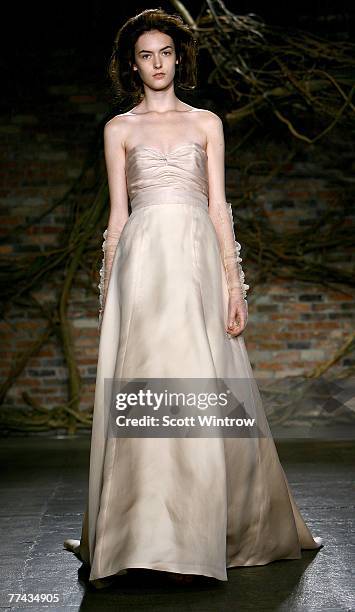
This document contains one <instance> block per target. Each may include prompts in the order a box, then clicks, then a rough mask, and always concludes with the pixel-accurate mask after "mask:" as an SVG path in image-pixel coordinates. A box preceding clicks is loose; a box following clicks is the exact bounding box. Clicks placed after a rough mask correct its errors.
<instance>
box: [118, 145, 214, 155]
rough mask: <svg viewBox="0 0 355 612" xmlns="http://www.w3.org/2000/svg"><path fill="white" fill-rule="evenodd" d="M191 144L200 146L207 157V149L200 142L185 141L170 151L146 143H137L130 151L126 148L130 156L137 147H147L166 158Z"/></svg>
mask: <svg viewBox="0 0 355 612" xmlns="http://www.w3.org/2000/svg"><path fill="white" fill-rule="evenodd" d="M190 146H196V147H198V148H199V149H200V150H201V151H202V152H203V153H204V155H206V157H207V151H205V149H204V147H203V146H202V145H200V143H199V142H186V143H184V144H182V145H178V146H177V147H174V149H172V150H171V151H168V152H167V153H163V152H162V151H160V150H159V149H156V148H155V147H148V146H146V145H136V146H135V147H132V149H129V151H127V150H126V156H127V157H128V156H129V155H130V154H131V153H133V152H134V151H135V150H136V149H147V150H148V151H153V152H154V153H156V154H157V155H160V156H161V157H164V158H166V157H169V156H170V155H173V153H176V152H177V151H179V150H180V149H184V148H186V147H190Z"/></svg>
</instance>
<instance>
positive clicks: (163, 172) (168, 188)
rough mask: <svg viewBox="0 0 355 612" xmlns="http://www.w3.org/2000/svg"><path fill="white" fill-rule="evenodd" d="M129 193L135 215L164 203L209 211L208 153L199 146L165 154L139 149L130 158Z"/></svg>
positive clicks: (191, 144)
mask: <svg viewBox="0 0 355 612" xmlns="http://www.w3.org/2000/svg"><path fill="white" fill-rule="evenodd" d="M126 177H127V190H128V195H129V198H130V201H131V207H132V211H134V210H136V209H137V208H141V207H143V206H149V205H151V204H160V203H178V202H179V201H180V199H181V201H184V202H186V201H187V199H188V201H189V202H190V203H191V204H194V203H195V204H197V205H202V206H203V207H204V208H207V207H208V175H207V153H206V151H205V150H204V148H203V147H202V146H201V145H200V144H199V143H197V142H189V143H186V144H183V145H180V146H177V147H175V148H174V149H173V150H172V151H170V152H169V153H162V152H161V151H158V149H155V148H153V147H146V146H144V145H138V146H136V147H133V148H132V149H130V150H129V151H128V152H127V155H126Z"/></svg>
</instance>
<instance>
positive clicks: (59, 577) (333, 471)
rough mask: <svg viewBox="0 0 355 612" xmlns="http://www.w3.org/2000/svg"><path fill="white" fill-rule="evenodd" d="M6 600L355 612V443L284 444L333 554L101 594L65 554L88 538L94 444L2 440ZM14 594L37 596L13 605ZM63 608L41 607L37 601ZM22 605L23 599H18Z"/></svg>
mask: <svg viewBox="0 0 355 612" xmlns="http://www.w3.org/2000/svg"><path fill="white" fill-rule="evenodd" d="M0 444H1V446H0V454H1V465H2V484H1V506H0V514H1V526H0V528H1V558H0V572H1V599H0V609H4V610H17V609H22V610H43V609H46V608H50V609H51V610H56V611H57V610H58V611H59V610H67V611H75V610H93V611H96V610H99V611H100V612H101V611H105V610H120V611H124V610H129V611H130V612H133V611H135V610H144V611H145V610H154V611H159V610H168V611H169V612H173V611H178V610H179V611H180V610H181V611H184V612H186V611H194V612H207V611H208V610H213V611H214V612H222V611H224V610H226V611H227V610H228V611H230V610H232V611H233V610H238V611H239V610H240V611H243V610H261V611H265V610H297V611H301V610H302V611H308V610H322V611H327V612H330V611H334V612H335V611H336V612H339V611H340V610H355V599H354V593H353V591H352V589H351V586H352V585H351V567H354V559H353V557H354V548H355V539H354V535H353V529H352V528H353V523H354V490H353V480H354V478H353V476H354V471H353V469H352V468H353V465H354V461H353V460H354V454H355V453H354V443H353V441H351V440H346V439H341V440H338V441H334V440H333V441H332V440H324V441H322V440H301V439H294V440H286V439H282V440H279V441H278V440H276V444H277V448H278V452H279V456H280V459H281V461H282V465H283V467H284V469H285V472H286V474H287V476H288V479H289V482H290V484H291V487H292V490H293V492H294V495H295V498H296V500H297V502H298V505H299V507H300V509H301V512H302V514H303V516H304V518H305V520H306V522H307V524H308V525H309V527H310V529H311V531H312V532H313V534H314V535H320V536H322V538H323V541H324V547H323V548H322V549H320V550H319V551H318V552H312V551H303V557H302V559H300V560H286V561H276V562H273V563H270V564H268V565H264V566H258V567H248V568H234V569H231V570H228V578H229V579H228V582H224V583H222V582H219V581H214V580H212V581H211V580H208V579H206V580H202V581H201V583H199V584H196V585H194V586H185V587H179V586H175V585H170V584H169V585H167V584H166V583H164V582H163V583H161V582H156V581H153V580H149V581H148V582H147V579H144V577H141V578H140V579H139V580H138V578H137V577H134V578H132V577H128V576H122V577H121V578H119V581H120V582H119V583H117V585H115V587H111V588H109V589H105V590H101V591H95V590H93V589H92V588H91V587H90V586H88V585H87V581H86V574H85V571H83V570H85V567H84V566H82V565H81V563H80V561H79V560H78V559H77V558H76V557H75V556H74V555H73V554H72V553H70V552H68V551H66V550H65V549H63V546H62V543H63V540H64V539H65V538H68V537H73V538H79V536H80V526H81V519H82V514H83V509H84V504H85V497H86V490H87V477H88V460H89V439H88V438H83V437H75V438H73V439H71V440H68V439H63V438H60V437H59V438H57V437H52V438H48V437H42V436H40V437H37V436H34V437H24V438H23V437H18V438H8V439H2V440H0ZM9 593H15V594H16V593H20V594H22V595H24V594H27V595H26V597H27V601H26V599H25V598H23V599H22V601H18V602H17V603H16V601H13V602H12V603H10V601H9ZM36 593H38V594H41V596H42V597H43V598H45V599H46V600H47V602H48V600H49V599H50V598H51V597H52V598H53V596H54V594H58V598H59V601H58V603H38V602H35V603H31V602H30V599H31V594H33V596H35V594H36ZM15 597H16V595H15Z"/></svg>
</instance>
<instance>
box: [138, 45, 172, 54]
mask: <svg viewBox="0 0 355 612" xmlns="http://www.w3.org/2000/svg"><path fill="white" fill-rule="evenodd" d="M164 49H172V46H171V45H166V47H163V48H162V49H159V51H164ZM140 53H152V52H151V51H148V50H147V49H142V50H141V51H138V55H139V54H140Z"/></svg>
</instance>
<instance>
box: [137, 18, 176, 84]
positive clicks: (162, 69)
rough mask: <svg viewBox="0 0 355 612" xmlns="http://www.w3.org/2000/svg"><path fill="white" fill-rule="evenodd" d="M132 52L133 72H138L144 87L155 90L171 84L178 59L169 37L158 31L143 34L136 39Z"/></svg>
mask: <svg viewBox="0 0 355 612" xmlns="http://www.w3.org/2000/svg"><path fill="white" fill-rule="evenodd" d="M134 52H135V53H134V55H135V63H134V64H133V70H134V71H136V72H138V74H139V76H140V77H141V79H142V81H143V83H144V84H145V85H147V86H149V87H151V89H156V90H157V89H164V88H165V87H166V86H167V85H169V84H170V83H171V82H172V80H173V79H174V76H175V69H176V65H177V63H178V59H177V57H176V54H175V46H174V41H173V39H172V38H171V36H168V34H164V33H163V32H159V31H158V30H150V31H149V32H144V33H143V34H141V35H140V37H139V38H138V40H137V42H136V44H135V48H134ZM158 73H162V74H161V75H158ZM155 75H157V76H155Z"/></svg>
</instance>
